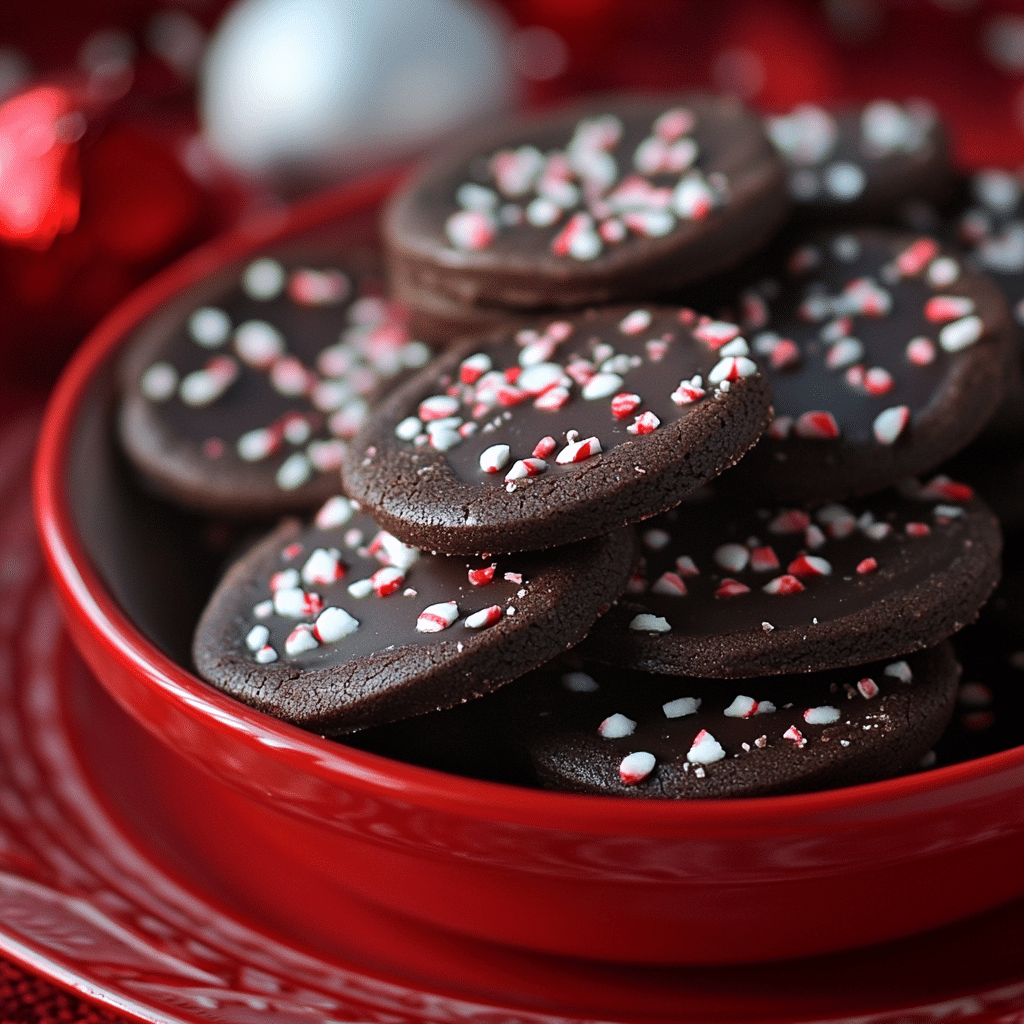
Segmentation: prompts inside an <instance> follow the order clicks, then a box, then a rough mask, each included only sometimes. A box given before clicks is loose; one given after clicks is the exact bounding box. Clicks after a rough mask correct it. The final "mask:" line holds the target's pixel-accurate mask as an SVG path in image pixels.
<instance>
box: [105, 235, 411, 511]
mask: <svg viewBox="0 0 1024 1024" xmlns="http://www.w3.org/2000/svg"><path fill="white" fill-rule="evenodd" d="M306 255H307V258H306V259H304V260H302V261H301V262H299V261H298V260H294V261H291V262H289V264H288V265H287V266H286V265H284V264H283V263H282V262H281V261H279V260H277V259H275V258H270V257H264V258H261V259H258V260H255V261H253V262H252V263H250V264H248V265H247V266H245V267H243V268H241V269H240V271H238V272H237V274H236V276H235V277H233V278H232V279H230V280H229V281H227V282H225V283H224V285H223V286H222V287H221V288H220V289H219V290H218V291H216V292H215V293H214V294H207V295H205V296H204V297H203V299H202V300H200V301H198V302H196V301H195V300H193V303H192V304H191V305H190V306H186V307H184V308H182V309H181V310H180V311H179V312H178V314H177V317H176V318H175V319H174V322H173V323H170V324H161V325H160V327H159V329H157V330H155V331H150V333H149V334H148V335H145V334H144V335H143V336H142V337H141V338H140V339H139V342H138V343H137V344H136V345H135V346H134V347H133V348H132V349H130V350H129V352H128V355H127V357H126V364H125V367H124V371H123V374H122V376H123V378H124V381H125V391H126V399H125V401H124V404H123V407H122V410H121V417H120V428H121V438H122V443H123V445H124V447H125V449H126V450H127V452H128V453H129V455H130V457H132V458H133V460H134V461H135V462H136V464H137V465H138V466H139V468H140V469H141V470H142V472H143V474H144V475H145V476H146V477H147V479H149V480H150V481H151V482H152V483H154V484H155V485H156V486H157V487H158V489H160V490H162V491H164V492H167V493H169V494H170V495H171V496H172V497H174V498H176V499H177V500H179V501H182V502H183V503H185V504H188V505H194V506H196V507H199V508H202V509H206V510H210V511H214V512H228V513H237V514H241V515H253V514H260V513H264V514H266V513H272V512H276V511H281V510H286V509H297V508H303V507H309V506H310V505H315V504H316V503H319V502H321V501H323V500H324V499H325V498H326V497H327V496H328V495H330V494H331V493H333V492H334V491H335V490H337V473H338V469H339V467H340V465H341V461H342V457H343V453H344V442H345V441H346V440H347V439H349V438H351V437H352V435H353V434H355V433H356V431H357V430H358V429H359V427H360V426H361V425H362V423H363V421H364V419H365V417H366V414H367V412H368V410H369V407H370V404H371V403H372V402H373V401H374V400H375V399H376V398H377V397H378V396H379V395H380V394H381V393H382V392H383V391H384V390H385V389H386V386H387V385H389V384H390V383H392V382H393V380H394V379H395V378H396V377H398V376H399V375H400V374H401V373H402V372H403V371H407V370H408V369H409V368H410V367H419V366H422V365H423V364H424V363H425V362H426V361H427V360H428V359H429V357H430V353H429V350H428V349H427V348H426V346H424V345H423V344H421V343H419V342H416V341H414V340H413V339H411V338H410V336H409V333H408V330H407V328H406V324H405V320H404V314H403V313H402V312H401V310H400V309H399V308H398V307H397V306H395V305H394V304H393V303H391V302H389V301H387V300H386V299H385V297H384V290H383V284H382V272H381V268H380V264H379V259H378V255H377V253H376V251H375V250H373V249H370V248H365V249H362V250H359V249H356V250H353V251H349V252H347V253H346V255H345V256H344V258H343V259H340V260H339V259H338V257H337V256H335V255H333V254H331V255H325V254H324V253H308V254H306Z"/></svg>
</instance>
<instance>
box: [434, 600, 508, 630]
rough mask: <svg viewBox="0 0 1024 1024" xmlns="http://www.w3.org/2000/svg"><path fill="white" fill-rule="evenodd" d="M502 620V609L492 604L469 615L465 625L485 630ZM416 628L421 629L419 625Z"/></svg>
mask: <svg viewBox="0 0 1024 1024" xmlns="http://www.w3.org/2000/svg"><path fill="white" fill-rule="evenodd" d="M435 607H436V606H435ZM428 611H429V609H428ZM500 618H501V608H500V607H499V606H498V605H496V604H492V605H491V606H490V607H489V608H481V609H480V611H478V612H473V614H472V615H467V616H466V622H465V625H466V627H467V628H469V629H485V628H486V627H487V626H493V625H494V624H495V623H496V622H497V621H498V620H499V619H500ZM416 628H417V629H419V625H418V624H417V627H416ZM427 632H429V631H427Z"/></svg>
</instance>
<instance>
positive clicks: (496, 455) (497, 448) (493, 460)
mask: <svg viewBox="0 0 1024 1024" xmlns="http://www.w3.org/2000/svg"><path fill="white" fill-rule="evenodd" d="M510 452H511V449H510V448H509V446H508V445H507V444H494V445H491V447H490V448H487V449H485V450H484V451H483V453H482V454H481V455H480V468H481V469H482V470H483V471H484V472H485V473H497V472H499V471H500V470H502V469H504V468H505V464H506V463H507V462H508V460H509V455H510ZM513 479H514V478H513Z"/></svg>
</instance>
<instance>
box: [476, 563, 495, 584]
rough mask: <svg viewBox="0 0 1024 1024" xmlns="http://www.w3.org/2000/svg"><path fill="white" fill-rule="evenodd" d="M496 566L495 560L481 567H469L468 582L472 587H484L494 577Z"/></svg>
mask: <svg viewBox="0 0 1024 1024" xmlns="http://www.w3.org/2000/svg"><path fill="white" fill-rule="evenodd" d="M497 568H498V563H497V562H492V563H491V564H490V565H487V566H484V568H483V569H470V570H469V582H470V583H471V584H472V585H473V586H474V587H486V586H487V584H488V583H490V582H491V580H493V579H494V570H495V569H497Z"/></svg>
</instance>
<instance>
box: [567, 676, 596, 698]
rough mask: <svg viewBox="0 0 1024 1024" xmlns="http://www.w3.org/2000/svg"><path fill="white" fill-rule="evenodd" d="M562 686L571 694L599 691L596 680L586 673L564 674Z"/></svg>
mask: <svg viewBox="0 0 1024 1024" xmlns="http://www.w3.org/2000/svg"><path fill="white" fill-rule="evenodd" d="M562 685H563V686H564V687H565V688H566V689H567V690H569V691H570V692H571V693H594V692H595V691H596V690H598V689H600V687H599V686H598V684H597V680H596V679H594V677H593V676H588V675H587V673H586V672H566V674H565V675H564V676H562Z"/></svg>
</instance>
